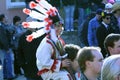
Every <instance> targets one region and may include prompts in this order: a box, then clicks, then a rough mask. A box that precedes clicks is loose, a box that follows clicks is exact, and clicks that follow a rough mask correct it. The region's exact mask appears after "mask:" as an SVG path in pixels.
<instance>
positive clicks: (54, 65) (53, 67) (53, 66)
mask: <svg viewBox="0 0 120 80" xmlns="http://www.w3.org/2000/svg"><path fill="white" fill-rule="evenodd" d="M57 64H58V61H57V60H54V63H53V65H52V67H51V71H52V72H54V70H55V69H56V65H57Z"/></svg>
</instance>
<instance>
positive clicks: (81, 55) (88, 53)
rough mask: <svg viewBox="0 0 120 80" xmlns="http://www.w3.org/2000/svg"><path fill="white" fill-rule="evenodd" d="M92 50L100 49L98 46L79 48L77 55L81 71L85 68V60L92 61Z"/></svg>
mask: <svg viewBox="0 0 120 80" xmlns="http://www.w3.org/2000/svg"><path fill="white" fill-rule="evenodd" d="M92 51H100V48H99V47H83V48H81V49H80V50H79V52H78V55H77V60H78V64H79V66H80V70H81V72H84V71H85V70H86V64H85V63H86V61H93V60H94V57H95V56H94V55H93V53H92Z"/></svg>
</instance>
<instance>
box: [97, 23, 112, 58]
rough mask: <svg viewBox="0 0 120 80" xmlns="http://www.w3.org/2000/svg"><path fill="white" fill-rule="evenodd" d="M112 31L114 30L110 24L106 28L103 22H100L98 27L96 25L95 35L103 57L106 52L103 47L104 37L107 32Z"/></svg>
mask: <svg viewBox="0 0 120 80" xmlns="http://www.w3.org/2000/svg"><path fill="white" fill-rule="evenodd" d="M113 32H114V30H113V29H112V28H111V27H110V26H108V28H106V27H105V26H104V25H103V24H101V25H100V27H98V29H97V32H96V36H97V40H98V45H99V47H100V48H101V52H102V54H103V56H104V57H106V54H107V52H106V50H105V48H104V39H105V38H106V36H107V35H108V34H110V33H113Z"/></svg>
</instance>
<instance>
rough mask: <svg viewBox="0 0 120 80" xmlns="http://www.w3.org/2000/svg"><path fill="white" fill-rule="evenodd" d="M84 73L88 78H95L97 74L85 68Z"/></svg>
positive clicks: (93, 79)
mask: <svg viewBox="0 0 120 80" xmlns="http://www.w3.org/2000/svg"><path fill="white" fill-rule="evenodd" d="M84 75H85V76H86V77H87V79H88V80H97V77H98V76H97V74H94V73H93V72H92V71H90V70H86V71H85V72H84Z"/></svg>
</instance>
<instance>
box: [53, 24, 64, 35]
mask: <svg viewBox="0 0 120 80" xmlns="http://www.w3.org/2000/svg"><path fill="white" fill-rule="evenodd" d="M55 30H56V35H57V36H59V35H60V34H61V32H62V31H63V25H62V24H59V25H55Z"/></svg>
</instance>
